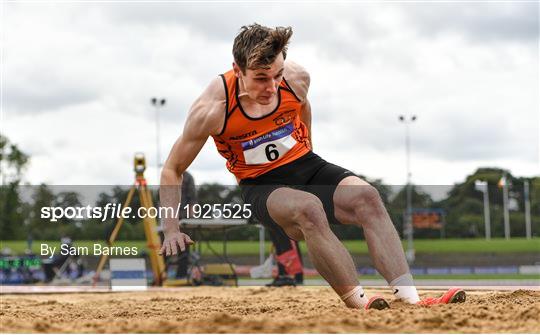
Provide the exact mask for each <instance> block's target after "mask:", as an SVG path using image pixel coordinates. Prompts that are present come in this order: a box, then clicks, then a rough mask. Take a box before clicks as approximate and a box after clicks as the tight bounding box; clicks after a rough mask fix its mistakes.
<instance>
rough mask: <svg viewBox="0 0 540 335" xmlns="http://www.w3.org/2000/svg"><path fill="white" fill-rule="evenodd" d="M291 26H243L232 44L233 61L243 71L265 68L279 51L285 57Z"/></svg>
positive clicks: (255, 24)
mask: <svg viewBox="0 0 540 335" xmlns="http://www.w3.org/2000/svg"><path fill="white" fill-rule="evenodd" d="M292 33H293V32H292V28H291V27H276V28H268V27H265V26H261V25H260V24H257V23H254V24H251V25H249V26H243V27H242V28H241V29H240V33H238V35H236V38H235V39H234V44H233V56H234V62H235V63H236V64H237V65H238V66H239V67H240V70H242V72H243V73H245V72H246V69H250V70H254V69H267V68H269V67H270V65H271V64H272V63H273V62H274V61H275V60H276V57H277V56H278V55H279V53H280V52H281V53H283V58H284V59H285V58H286V57H287V45H288V43H289V39H290V38H291V36H292Z"/></svg>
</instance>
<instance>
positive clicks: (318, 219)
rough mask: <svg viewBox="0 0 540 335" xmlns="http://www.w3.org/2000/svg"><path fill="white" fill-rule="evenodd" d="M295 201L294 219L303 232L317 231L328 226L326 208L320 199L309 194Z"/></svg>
mask: <svg viewBox="0 0 540 335" xmlns="http://www.w3.org/2000/svg"><path fill="white" fill-rule="evenodd" d="M295 200H296V201H294V206H295V208H294V210H293V217H292V219H293V221H294V222H295V223H296V224H297V225H298V226H299V227H300V229H301V230H302V231H309V230H317V229H320V228H323V227H325V226H328V222H327V220H326V214H325V212H324V207H323V204H322V202H321V200H319V198H317V197H316V196H314V195H312V194H307V195H303V196H302V197H299V198H297V199H295Z"/></svg>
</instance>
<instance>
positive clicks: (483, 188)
mask: <svg viewBox="0 0 540 335" xmlns="http://www.w3.org/2000/svg"><path fill="white" fill-rule="evenodd" d="M474 187H475V189H476V190H477V191H480V192H482V193H483V195H484V225H485V229H484V230H485V233H486V240H490V239H491V218H490V216H489V192H488V182H487V181H482V180H476V181H475V182H474Z"/></svg>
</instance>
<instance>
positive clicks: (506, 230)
mask: <svg viewBox="0 0 540 335" xmlns="http://www.w3.org/2000/svg"><path fill="white" fill-rule="evenodd" d="M503 180H504V183H503V185H502V187H503V216H504V238H505V239H507V240H509V239H510V214H509V213H508V177H507V174H506V171H505V172H504V173H503Z"/></svg>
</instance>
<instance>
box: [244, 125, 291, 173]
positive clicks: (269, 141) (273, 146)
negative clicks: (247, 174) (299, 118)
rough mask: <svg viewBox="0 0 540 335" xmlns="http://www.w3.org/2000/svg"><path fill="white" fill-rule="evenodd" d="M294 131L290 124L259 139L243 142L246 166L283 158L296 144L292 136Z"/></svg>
mask: <svg viewBox="0 0 540 335" xmlns="http://www.w3.org/2000/svg"><path fill="white" fill-rule="evenodd" d="M293 129H294V127H293V124H292V123H289V124H286V125H285V126H283V127H281V128H278V129H275V130H272V131H271V132H268V133H266V134H263V135H260V136H259V137H256V138H253V139H251V140H249V141H246V142H242V150H243V152H244V159H245V160H246V164H248V165H255V164H265V163H270V162H273V161H275V160H277V159H279V158H280V157H283V155H285V154H286V153H287V152H288V151H289V150H290V149H291V148H292V147H294V145H295V144H296V140H295V139H294V138H293V137H292V136H291V134H292V132H293Z"/></svg>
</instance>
